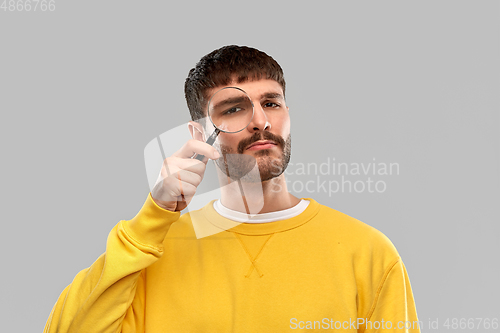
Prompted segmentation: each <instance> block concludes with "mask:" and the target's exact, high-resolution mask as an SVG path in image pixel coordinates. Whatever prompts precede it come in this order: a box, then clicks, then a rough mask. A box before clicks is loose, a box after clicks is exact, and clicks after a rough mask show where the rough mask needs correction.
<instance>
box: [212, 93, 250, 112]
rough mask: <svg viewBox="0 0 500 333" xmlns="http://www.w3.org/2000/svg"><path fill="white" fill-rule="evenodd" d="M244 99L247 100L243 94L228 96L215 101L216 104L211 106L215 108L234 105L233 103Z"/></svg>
mask: <svg viewBox="0 0 500 333" xmlns="http://www.w3.org/2000/svg"><path fill="white" fill-rule="evenodd" d="M245 100H247V99H246V98H245V97H243V96H238V97H229V98H226V99H223V100H222V101H220V102H217V104H215V105H213V106H212V108H214V109H216V108H220V107H224V106H226V105H234V104H238V103H241V102H243V101H245Z"/></svg>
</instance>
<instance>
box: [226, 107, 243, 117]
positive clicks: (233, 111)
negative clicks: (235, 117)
mask: <svg viewBox="0 0 500 333" xmlns="http://www.w3.org/2000/svg"><path fill="white" fill-rule="evenodd" d="M238 111H241V108H237V107H234V108H230V109H228V110H226V111H224V112H223V114H224V115H230V114H233V113H236V112H238Z"/></svg>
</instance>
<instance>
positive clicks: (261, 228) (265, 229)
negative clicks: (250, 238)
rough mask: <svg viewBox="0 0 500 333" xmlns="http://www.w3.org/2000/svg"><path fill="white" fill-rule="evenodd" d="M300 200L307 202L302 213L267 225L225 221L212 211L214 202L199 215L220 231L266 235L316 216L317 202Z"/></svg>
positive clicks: (292, 227)
mask: <svg viewBox="0 0 500 333" xmlns="http://www.w3.org/2000/svg"><path fill="white" fill-rule="evenodd" d="M302 199H305V200H309V205H308V206H307V208H306V209H305V210H304V211H303V212H302V213H300V214H299V215H297V216H294V217H291V218H288V219H285V220H280V221H274V222H267V223H258V224H255V223H240V222H235V221H232V220H230V219H227V218H225V217H223V216H221V215H220V214H219V213H217V211H216V210H215V209H214V207H213V203H214V201H215V200H212V201H210V202H209V203H208V204H207V205H205V206H204V207H203V208H202V209H201V213H202V215H203V216H205V217H206V218H207V220H208V222H210V223H211V224H212V225H213V226H215V227H216V228H219V229H221V230H220V231H224V230H228V231H231V232H236V233H238V234H243V235H268V234H273V233H276V232H283V231H287V230H290V229H294V228H297V227H299V226H301V225H303V224H305V223H307V222H308V221H309V220H311V219H312V218H313V217H314V216H316V214H318V212H319V209H320V206H321V205H320V204H319V203H318V202H317V201H315V200H313V199H311V198H302Z"/></svg>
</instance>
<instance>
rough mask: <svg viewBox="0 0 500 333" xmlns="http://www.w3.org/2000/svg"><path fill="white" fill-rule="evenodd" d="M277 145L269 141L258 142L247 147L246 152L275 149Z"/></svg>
mask: <svg viewBox="0 0 500 333" xmlns="http://www.w3.org/2000/svg"><path fill="white" fill-rule="evenodd" d="M276 146H277V144H276V143H275V142H274V141H270V140H260V141H256V142H254V143H252V144H251V145H250V146H248V147H247V150H260V149H270V148H273V147H276Z"/></svg>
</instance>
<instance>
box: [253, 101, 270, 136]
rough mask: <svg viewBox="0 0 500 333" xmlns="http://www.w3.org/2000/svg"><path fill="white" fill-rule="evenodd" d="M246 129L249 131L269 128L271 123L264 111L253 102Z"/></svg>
mask: <svg viewBox="0 0 500 333" xmlns="http://www.w3.org/2000/svg"><path fill="white" fill-rule="evenodd" d="M248 129H249V130H250V131H251V132H255V131H263V130H270V129H271V123H270V122H269V119H268V118H267V115H266V112H265V111H264V109H263V108H262V106H261V105H260V104H254V107H253V118H252V121H251V122H250V124H248Z"/></svg>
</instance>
